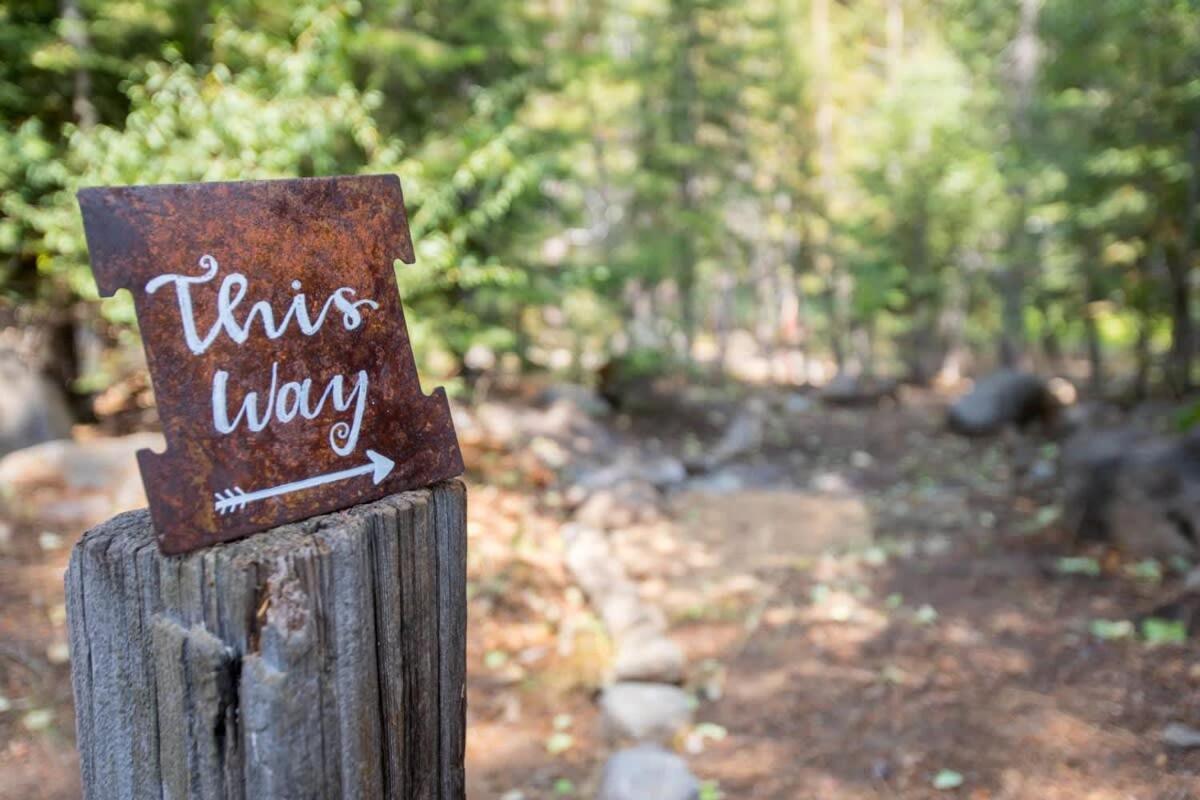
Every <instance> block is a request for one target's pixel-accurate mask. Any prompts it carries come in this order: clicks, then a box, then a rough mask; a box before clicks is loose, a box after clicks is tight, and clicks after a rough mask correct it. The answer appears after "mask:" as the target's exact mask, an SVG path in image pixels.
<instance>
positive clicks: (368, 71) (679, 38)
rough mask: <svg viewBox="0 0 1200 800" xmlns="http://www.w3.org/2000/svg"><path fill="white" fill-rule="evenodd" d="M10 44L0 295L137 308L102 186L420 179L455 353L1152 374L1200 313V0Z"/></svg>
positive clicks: (231, 12) (712, 8) (170, 24)
mask: <svg viewBox="0 0 1200 800" xmlns="http://www.w3.org/2000/svg"><path fill="white" fill-rule="evenodd" d="M1023 7H1028V8H1033V9H1034V11H1035V14H1034V17H1033V18H1032V19H1028V18H1024V21H1023V17H1022V10H1021V9H1022V8H1023ZM1022 36H1026V37H1027V40H1024V41H1023V40H1021V37H1022ZM1030 42H1032V47H1028V48H1027V47H1025V45H1027V44H1029V43H1030ZM1018 45H1021V47H1018ZM0 47H2V48H3V52H4V53H5V58H4V59H3V60H2V61H0V117H3V120H4V122H5V125H4V126H3V127H2V128H0V299H2V300H7V301H8V302H10V303H19V304H23V305H25V306H28V307H29V308H31V309H35V310H36V309H43V310H51V311H56V310H61V309H65V308H69V307H72V306H73V307H75V316H76V318H79V319H85V320H86V319H88V318H89V316H90V310H91V309H94V308H102V309H103V312H104V314H105V315H107V317H108V318H109V319H110V320H112V321H115V322H117V323H120V324H122V325H132V323H133V319H132V315H131V313H130V309H129V307H128V304H127V301H124V300H121V299H117V300H115V301H109V302H106V303H105V304H104V305H103V306H97V305H96V304H94V303H93V302H92V301H93V300H94V299H95V287H94V285H93V283H92V280H91V277H90V272H89V271H88V269H87V262H86V254H85V252H84V247H83V239H82V235H81V231H80V223H79V216H78V210H77V207H76V204H75V200H74V192H75V191H76V190H77V189H78V188H79V187H80V186H86V185H94V184H111V183H156V182H167V181H194V180H234V179H247V178H265V177H278V176H296V175H328V174H339V173H361V172H390V173H396V174H398V175H400V177H401V178H402V181H403V185H404V187H405V192H406V201H407V203H408V205H409V211H410V220H411V223H412V230H413V235H414V238H415V241H416V245H417V263H416V264H415V265H397V275H398V278H399V281H400V285H401V290H402V292H403V294H404V297H405V300H406V303H408V305H409V306H410V307H411V309H412V311H413V312H414V313H413V314H412V315H411V317H410V325H411V326H412V328H413V335H414V340H415V343H416V346H417V350H418V353H419V355H420V357H421V359H422V361H423V363H425V364H426V365H429V364H435V363H436V364H440V365H442V366H441V367H439V369H438V371H441V372H445V373H450V372H453V371H455V370H456V369H457V368H458V365H459V363H460V362H461V359H462V357H463V355H464V354H465V353H466V352H467V351H468V350H469V349H470V348H471V347H472V346H485V347H487V348H489V349H491V350H494V351H498V352H502V353H505V352H506V353H515V354H516V355H517V356H518V357H519V359H520V360H522V361H532V362H535V363H546V364H548V365H550V366H553V367H555V368H557V367H558V366H560V365H561V364H562V363H563V358H562V357H561V354H562V353H567V354H569V357H568V358H567V362H569V366H570V367H571V368H573V369H577V370H578V369H585V368H586V369H594V368H595V367H596V366H597V365H599V364H602V363H606V362H607V361H608V360H609V357H611V356H613V355H618V356H619V355H621V354H622V353H625V354H626V355H625V358H624V362H623V363H624V366H625V367H626V368H629V369H632V370H633V371H634V372H637V371H639V370H640V369H641V368H639V367H637V365H638V364H639V363H641V362H645V363H646V364H647V365H648V366H646V367H645V371H652V370H656V369H664V368H667V367H668V366H670V365H672V364H674V363H676V362H677V361H679V360H682V361H688V360H690V358H691V356H692V355H693V349H692V346H693V345H696V344H697V343H698V342H701V340H702V339H704V337H705V335H706V332H707V333H708V334H715V338H717V339H719V340H720V342H721V344H720V345H719V347H721V348H724V346H725V345H724V342H725V340H726V339H727V338H728V336H729V333H730V331H732V330H734V329H743V330H748V331H751V332H752V333H753V335H754V337H755V338H756V339H757V340H758V342H759V344H761V345H763V346H765V347H774V346H780V345H781V346H787V347H800V346H803V347H805V348H806V349H811V348H812V347H814V346H816V347H824V348H827V349H830V350H834V351H836V353H835V354H836V355H837V357H838V358H839V359H843V358H849V357H850V356H853V355H855V354H850V356H847V354H846V353H844V352H842V351H844V350H846V349H847V348H848V345H847V344H846V343H847V342H849V341H850V340H852V339H853V340H854V341H855V342H860V343H859V344H856V345H855V346H854V348H853V349H856V350H857V351H858V352H857V354H856V355H857V358H858V359H859V360H860V361H864V362H865V365H866V366H870V362H871V360H872V359H873V358H875V357H876V356H877V355H884V356H888V357H891V358H892V359H893V361H895V362H902V363H904V364H906V365H907V367H908V368H909V369H913V370H917V371H920V370H918V365H917V362H918V361H920V359H921V358H922V357H923V356H924V354H926V353H928V352H934V353H940V352H943V351H948V350H950V349H953V348H955V347H962V346H964V345H966V344H970V343H975V344H977V345H979V346H990V345H991V343H992V342H993V341H994V340H995V339H996V337H997V334H998V333H1001V332H1002V331H1003V332H1004V333H1005V334H1006V335H1008V334H1010V333H1012V331H1011V328H1012V327H1013V326H1016V327H1017V328H1018V329H1019V330H1018V333H1019V334H1020V335H1021V337H1023V338H1025V339H1027V340H1029V341H1037V342H1042V343H1044V344H1045V349H1046V352H1047V353H1048V354H1049V353H1051V345H1052V344H1053V345H1054V347H1055V348H1057V349H1059V350H1061V349H1063V347H1064V346H1065V347H1066V349H1067V350H1069V351H1071V352H1075V353H1079V352H1082V348H1083V342H1084V339H1085V337H1088V336H1093V337H1094V338H1095V339H1096V341H1098V343H1099V344H1098V351H1099V352H1101V353H1104V352H1108V353H1112V352H1114V351H1117V352H1121V353H1126V352H1128V353H1133V354H1136V356H1137V358H1139V359H1141V360H1143V361H1144V360H1146V359H1147V358H1150V357H1153V356H1155V355H1156V353H1157V352H1158V351H1161V350H1163V349H1166V348H1172V349H1174V350H1179V349H1180V347H1181V344H1180V343H1181V342H1184V341H1185V340H1184V339H1182V337H1180V336H1178V335H1175V334H1176V333H1177V331H1176V328H1178V327H1179V326H1180V325H1181V324H1182V323H1181V320H1184V321H1186V319H1188V315H1189V314H1191V313H1192V312H1191V307H1192V306H1194V301H1195V297H1194V294H1195V285H1194V284H1195V282H1194V280H1190V279H1189V277H1188V276H1189V275H1190V274H1192V273H1193V272H1194V270H1195V266H1196V265H1195V251H1196V248H1195V236H1196V230H1195V228H1196V225H1197V220H1198V218H1200V212H1198V204H1200V174H1198V168H1197V167H1198V165H1200V78H1198V77H1197V74H1198V73H1197V69H1196V68H1197V66H1200V62H1198V61H1197V58H1196V55H1195V54H1196V53H1197V52H1200V11H1197V9H1196V8H1195V4H1194V3H1190V2H1186V1H1185V0H1145V2H1134V0H1046V1H1045V2H1044V3H1034V4H1032V5H1030V4H1029V3H1011V4H996V3H993V2H990V1H989V0H947V2H943V3H937V4H922V3H916V2H913V0H873V1H872V2H859V3H837V2H832V0H744V1H743V2H734V0H678V1H677V2H667V0H601V2H595V3H566V4H563V3H551V2H549V0H531V2H524V1H523V2H516V0H459V2H455V3H448V2H440V1H439V0H420V1H419V2H404V3H394V4H387V3H363V2H359V0H336V1H335V2H317V0H272V2H267V1H266V0H227V1H226V2H209V0H204V1H203V2H202V1H201V0H117V1H116V2H114V1H113V0H66V1H65V2H64V1H63V0H30V1H29V2H23V3H16V4H11V3H10V4H5V5H4V6H3V7H0ZM1022 48H1024V49H1022ZM1018 50H1020V52H1021V53H1023V54H1033V58H1032V60H1029V64H1030V65H1031V66H1030V69H1029V70H1028V74H1027V75H1026V77H1025V79H1022V78H1021V76H1020V74H1018V73H1019V72H1020V70H1018V68H1017V67H1018V61H1019V59H1017V58H1016V56H1015V55H1014V54H1015V53H1016V52H1017V51H1018ZM1023 57H1024V56H1023ZM1022 63H1024V62H1022ZM1013 297H1016V298H1017V299H1019V300H1020V301H1021V302H1023V303H1024V304H1025V306H1026V308H1025V309H1024V310H1023V311H1021V312H1020V313H1016V314H1014V313H1013V312H1012V309H1011V308H1009V307H1008V306H1010V305H1011V303H1008V304H1007V305H1006V302H1005V300H1006V298H1007V299H1008V300H1011V299H1012V298H1013ZM709 338H712V337H711V336H710V337H709ZM864 339H865V340H866V341H868V342H869V344H870V346H869V347H868V348H865V349H864V347H863V346H862V345H861V341H862V340H864ZM722 351H723V350H722ZM648 354H653V355H652V356H651V355H648ZM1176 373H1177V377H1178V374H1181V375H1182V376H1183V378H1185V379H1186V378H1187V377H1189V374H1188V370H1187V368H1186V365H1185V367H1184V368H1183V369H1182V373H1180V372H1179V370H1178V369H1177V370H1176ZM1186 382H1187V381H1186V380H1184V381H1183V383H1186Z"/></svg>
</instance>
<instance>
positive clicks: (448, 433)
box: [79, 176, 463, 554]
mask: <svg viewBox="0 0 1200 800" xmlns="http://www.w3.org/2000/svg"><path fill="white" fill-rule="evenodd" d="M79 204H80V207H81V208H82V210H83V219H84V228H85V231H86V234H87V241H88V248H89V251H90V255H91V261H92V270H93V272H94V273H95V276H96V282H97V285H98V286H99V288H100V293H101V294H102V295H104V296H109V295H112V294H113V293H114V292H116V291H117V290H118V289H122V288H125V289H129V290H130V292H132V294H133V300H134V305H135V308H136V310H137V317H138V322H139V324H140V326H141V332H142V341H143V344H144V347H145V350H146V358H147V362H148V365H149V368H150V376H151V380H152V381H153V384H154V392H155V396H156V398H157V402H158V410H159V417H160V418H161V420H162V425H163V433H164V434H165V436H166V440H167V449H166V451H165V452H163V453H154V452H152V451H149V450H143V451H141V452H140V453H139V454H138V462H139V466H140V467H141V473H142V480H143V482H144V483H145V486H146V494H147V497H148V498H149V501H150V511H151V515H152V516H153V518H154V524H155V528H156V530H157V533H158V540H159V546H160V548H161V549H162V551H163V552H164V553H168V554H171V553H182V552H186V551H188V550H193V549H195V548H198V547H202V546H205V545H209V544H213V543H216V542H222V541H228V540H231V539H236V538H240V537H242V536H245V535H248V534H250V533H254V532H256V531H261V530H265V529H267V528H271V527H274V526H276V525H279V524H282V523H285V522H291V521H296V520H300V519H304V518H307V517H310V516H313V515H315V514H318V513H322V512H327V511H332V510H336V509H340V508H347V507H349V506H352V505H356V504H358V503H362V502H366V501H369V500H373V499H376V498H379V497H382V496H384V495H387V494H390V493H393V492H397V491H401V490H405V489H413V488H417V487H421V486H427V485H429V484H432V483H435V482H437V481H440V480H443V479H446V478H450V477H453V476H455V475H460V474H461V473H462V471H463V463H462V456H461V454H460V452H459V448H458V442H457V439H456V438H455V434H454V426H453V423H452V421H451V419H450V408H449V404H448V402H447V399H446V395H445V392H444V391H443V390H441V389H437V390H435V391H434V392H433V393H432V394H431V395H429V396H426V395H424V394H423V393H422V392H421V388H420V385H419V383H418V380H417V372H416V364H415V361H414V359H413V353H412V348H411V345H410V343H409V338H408V331H407V329H406V327H405V324H404V312H403V310H402V308H401V304H400V297H399V291H398V288H397V286H396V279H395V273H394V271H393V266H392V265H393V262H394V260H395V259H397V258H399V259H401V260H402V261H404V262H406V263H412V262H413V248H412V239H411V236H410V234H409V230H408V220H407V217H406V214H405V211H404V200H403V196H402V194H401V189H400V182H399V180H398V179H397V178H396V177H395V176H361V177H341V178H311V179H298V180H283V181H254V182H246V183H202V184H180V185H171V186H128V187H103V188H92V189H84V190H82V191H80V192H79ZM366 301H370V302H366ZM189 318H190V319H191V321H192V330H191V332H190V336H189V331H188V328H187V326H186V325H185V320H187V319H189ZM272 334H277V335H272ZM272 387H274V391H272ZM251 393H253V398H254V402H253V404H251V403H250V400H249V398H250V397H251ZM360 393H361V397H362V402H361V405H360V403H359V399H360ZM322 401H323V402H322ZM251 412H253V413H251ZM252 422H253V423H255V424H251V423H252Z"/></svg>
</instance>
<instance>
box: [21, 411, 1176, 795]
mask: <svg viewBox="0 0 1200 800" xmlns="http://www.w3.org/2000/svg"><path fill="white" fill-rule="evenodd" d="M778 399H779V398H777V397H776V398H773V400H772V402H775V401H777V400H778ZM730 402H731V401H727V400H721V401H714V402H713V403H712V404H711V406H706V405H704V404H700V405H696V404H691V405H688V406H687V407H686V410H684V411H680V410H679V409H674V410H672V411H669V412H668V411H663V412H661V413H659V414H657V415H655V414H650V415H645V416H640V417H638V418H632V419H631V418H628V417H623V416H620V415H608V416H606V417H603V418H601V419H600V421H599V424H601V425H603V426H604V427H605V428H606V429H607V430H608V431H610V432H611V434H612V436H613V437H615V438H616V439H617V440H618V441H637V442H643V441H646V440H653V441H654V444H655V447H656V448H659V449H661V451H662V452H665V453H675V454H679V455H685V454H686V453H687V452H688V451H689V450H694V449H696V448H697V447H700V448H703V447H704V446H705V445H704V443H705V442H708V441H711V440H712V439H713V438H715V436H716V435H717V434H718V433H719V431H720V429H721V427H722V425H723V424H724V422H725V421H727V420H728V418H729V408H730ZM939 402H940V400H939V398H937V397H934V396H932V395H929V394H905V395H904V397H903V401H902V402H901V403H900V404H899V405H890V404H889V405H887V406H885V407H880V408H869V409H852V410H850V409H832V410H831V409H828V408H824V407H822V406H820V405H819V404H815V403H807V402H796V403H793V404H791V405H790V406H789V405H788V404H787V403H784V404H783V406H780V404H779V403H777V402H776V403H775V407H790V408H793V409H794V410H792V411H788V412H786V413H775V414H773V415H771V417H770V418H769V421H768V424H767V426H766V429H765V437H764V441H763V443H762V445H761V447H759V448H756V449H755V451H754V452H752V453H751V454H749V455H746V456H744V457H742V458H741V459H740V460H738V461H736V462H734V463H731V464H727V465H724V466H723V467H721V468H720V470H719V471H721V472H724V473H728V474H736V476H737V480H733V481H720V480H713V477H714V476H712V475H710V476H708V479H706V480H704V481H693V482H692V483H691V484H687V485H685V486H684V487H682V488H679V489H676V490H672V491H671V492H669V493H667V494H666V495H664V496H663V497H662V498H661V509H660V512H659V513H658V514H657V515H656V517H655V519H654V520H653V521H652V522H651V523H643V524H639V525H633V526H630V528H629V530H616V531H613V532H611V533H610V537H611V538H612V539H613V541H614V545H615V546H616V549H617V551H618V552H619V553H621V557H622V559H623V560H624V561H625V564H626V568H627V569H628V570H629V572H630V574H631V575H633V576H634V577H635V578H636V579H637V581H638V584H639V587H640V589H641V592H642V594H643V596H644V597H645V598H646V599H647V600H648V601H650V602H654V603H657V604H658V605H659V606H660V607H661V608H662V609H663V610H664V611H665V612H666V614H667V618H668V619H669V633H670V635H671V636H672V638H674V639H675V640H676V641H678V642H679V643H680V644H681V645H682V646H683V648H684V650H685V652H686V655H687V676H688V678H687V681H686V686H687V688H688V689H689V690H690V691H692V692H693V693H694V695H695V696H696V698H697V708H696V712H695V723H694V724H693V725H692V726H691V727H690V728H689V729H688V730H686V731H684V732H683V733H682V734H681V735H680V736H679V737H678V738H677V741H676V742H675V746H676V747H677V749H678V750H679V751H680V752H681V753H682V754H683V755H684V757H685V758H686V759H687V760H688V762H689V764H690V766H691V768H692V770H693V772H695V773H696V774H697V775H698V776H699V777H700V778H701V779H702V780H703V781H705V782H706V783H705V800H710V799H711V798H716V797H721V796H724V797H728V798H750V799H758V798H761V799H763V800H765V799H766V798H781V799H783V798H817V799H818V800H825V799H826V798H829V799H831V800H835V799H838V798H876V797H878V798H894V797H902V798H925V797H947V796H961V797H969V798H980V799H982V798H1037V799H1038V800H1053V799H1054V798H1073V799H1074V798H1088V799H1090V800H1109V798H1111V799H1112V800H1117V799H1118V798H1139V800H1141V799H1143V798H1144V799H1152V798H1158V799H1159V800H1169V799H1176V800H1185V798H1200V750H1174V749H1170V748H1168V747H1166V746H1165V745H1164V744H1163V743H1162V742H1161V740H1160V735H1161V732H1162V730H1163V729H1164V728H1165V726H1167V725H1168V724H1170V723H1172V722H1182V723H1191V724H1193V725H1194V724H1196V723H1197V722H1198V721H1200V643H1197V642H1196V641H1194V640H1193V641H1189V642H1187V643H1183V644H1181V643H1166V644H1155V643H1152V642H1149V641H1147V640H1146V639H1145V637H1142V636H1138V635H1136V633H1135V634H1133V635H1122V634H1127V633H1128V630H1127V629H1126V628H1125V627H1123V626H1120V625H1111V624H1106V623H1105V622H1104V621H1109V622H1112V621H1119V620H1129V619H1135V618H1137V617H1138V615H1140V614H1141V613H1143V612H1145V611H1147V610H1149V609H1150V608H1153V607H1154V606H1155V605H1156V604H1158V603H1159V602H1161V601H1162V600H1163V599H1164V598H1166V597H1169V596H1170V595H1171V593H1172V592H1173V591H1174V590H1175V588H1176V587H1177V585H1178V583H1179V580H1180V579H1179V577H1178V576H1177V575H1175V574H1174V572H1173V571H1172V570H1171V569H1170V568H1169V567H1168V566H1167V565H1158V564H1154V563H1150V562H1136V563H1135V562H1130V561H1127V560H1123V559H1122V558H1121V557H1120V555H1119V554H1115V553H1111V552H1107V551H1104V550H1090V551H1086V552H1085V551H1082V550H1080V549H1079V548H1078V547H1076V546H1074V545H1072V544H1070V543H1069V542H1066V541H1065V537H1064V536H1063V535H1062V532H1061V531H1060V530H1059V528H1058V525H1057V523H1056V519H1057V511H1056V502H1057V488H1056V484H1057V481H1056V479H1055V477H1054V474H1053V470H1054V467H1053V463H1054V461H1055V458H1054V446H1053V445H1051V444H1048V443H1043V442H1040V441H1032V442H1031V441H1028V440H1020V441H1018V440H1015V439H1013V438H1012V437H1008V438H1003V437H1002V438H998V439H993V440H971V441H968V440H964V439H961V438H957V437H955V436H953V435H951V434H948V433H945V432H943V431H942V430H941V415H940V413H938V406H939ZM1018 451H1019V452H1023V453H1029V452H1033V453H1034V456H1033V457H1032V460H1031V461H1030V462H1029V463H1028V464H1026V466H1027V467H1029V469H1022V470H1016V469H1014V468H1013V463H1014V456H1013V454H1014V453H1015V452H1018ZM467 456H468V461H469V463H470V465H471V471H470V474H469V476H468V478H469V480H468V483H469V485H470V495H469V497H470V512H469V529H468V536H469V543H470V555H469V588H468V592H469V599H470V606H469V613H470V629H469V642H468V651H469V652H468V658H469V667H468V668H469V672H468V675H469V687H468V692H469V697H468V702H469V712H468V713H469V719H468V724H469V733H468V796H470V797H478V798H505V800H541V799H542V798H546V799H549V798H561V797H591V796H593V795H594V793H595V789H596V786H597V785H598V778H599V774H600V770H601V767H602V766H603V764H604V761H605V759H606V757H607V755H608V754H609V753H610V752H612V749H613V747H615V746H616V743H614V742H612V741H610V740H609V739H608V738H607V735H606V733H605V729H604V726H603V725H602V722H601V720H600V714H599V712H598V711H597V704H596V695H597V692H598V690H599V688H600V687H601V686H602V685H603V682H604V680H605V676H606V673H607V671H608V669H609V662H610V659H611V656H612V645H611V643H610V641H609V639H608V637H607V635H606V633H605V631H604V629H603V626H602V624H600V623H599V621H598V619H597V616H596V615H595V613H594V612H593V611H592V610H591V609H590V608H589V606H588V601H587V598H586V597H585V596H584V595H583V593H582V592H581V591H580V590H579V589H578V588H576V587H575V586H574V584H573V581H572V578H571V575H570V573H569V572H568V570H567V569H566V566H565V564H564V559H563V546H562V541H561V529H562V525H563V523H564V522H565V521H566V520H567V518H568V513H567V511H566V510H565V507H564V503H563V501H562V491H561V486H560V484H559V483H557V478H556V476H555V475H553V474H547V473H546V471H545V469H544V468H543V467H541V466H539V465H537V464H533V465H531V463H530V461H529V460H528V459H527V458H525V457H524V454H523V453H522V452H519V451H510V452H503V451H496V450H478V451H477V450H474V449H471V448H467ZM1042 462H1045V464H1047V465H1050V466H1045V465H1042ZM1027 473H1028V474H1027ZM1030 475H1032V476H1034V478H1036V479H1031V478H1030V477H1029V476H1030ZM1038 476H1040V477H1038ZM72 503H74V504H75V505H72ZM85 505H86V504H85ZM105 511H106V510H105V509H101V508H96V507H94V505H86V507H83V508H81V507H80V503H79V502H78V501H77V499H75V498H71V497H65V496H64V497H60V498H58V499H57V500H54V501H50V500H47V498H45V497H42V498H40V499H39V501H38V503H36V504H28V503H27V504H22V503H20V502H14V501H13V500H12V498H10V502H9V510H8V512H7V514H6V515H5V514H4V512H2V511H0V798H3V800H34V799H35V798H53V799H54V800H59V799H60V798H71V797H77V796H78V795H79V783H78V780H79V779H78V772H77V765H76V757H75V754H74V746H73V721H72V720H73V717H72V709H71V691H70V683H69V668H68V664H67V652H66V648H65V640H66V633H65V611H64V608H63V597H62V573H63V570H64V568H65V564H66V561H67V557H68V555H69V552H70V548H71V546H72V544H73V543H74V541H75V539H76V538H77V536H78V534H79V531H80V530H81V529H82V528H81V526H80V525H79V522H78V520H79V518H80V516H81V515H93V516H100V517H103V516H104V515H105V514H104V512H105ZM73 513H74V516H72V514H73ZM938 787H944V788H938Z"/></svg>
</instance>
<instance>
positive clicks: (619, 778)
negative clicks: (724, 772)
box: [596, 745, 700, 800]
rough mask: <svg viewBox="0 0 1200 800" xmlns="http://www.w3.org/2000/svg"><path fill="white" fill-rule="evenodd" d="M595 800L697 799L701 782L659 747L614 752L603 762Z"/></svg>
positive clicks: (683, 762) (680, 759) (681, 763)
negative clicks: (602, 771)
mask: <svg viewBox="0 0 1200 800" xmlns="http://www.w3.org/2000/svg"><path fill="white" fill-rule="evenodd" d="M596 797H597V800H697V798H699V797H700V781H698V780H696V776H695V775H693V774H692V773H691V771H690V770H689V769H688V766H687V762H685V761H684V760H683V759H682V758H680V757H679V756H677V755H675V754H674V753H668V752H667V751H666V750H663V749H662V748H659V747H651V746H648V745H641V746H639V747H633V748H630V749H628V750H621V751H620V752H618V753H615V754H614V755H613V756H612V758H610V759H609V760H608V763H607V764H605V765H604V775H603V777H601V779H600V793H599V794H598V795H597V796H596Z"/></svg>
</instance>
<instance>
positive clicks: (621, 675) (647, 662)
mask: <svg viewBox="0 0 1200 800" xmlns="http://www.w3.org/2000/svg"><path fill="white" fill-rule="evenodd" d="M683 664H684V657H683V649H682V648H681V647H680V646H679V645H678V644H676V643H675V642H673V641H671V640H670V639H668V638H667V637H665V636H663V635H662V634H661V633H659V632H658V631H657V630H655V629H654V628H652V627H648V628H643V629H638V630H634V631H630V632H629V633H628V634H626V635H625V637H624V638H622V639H621V641H620V643H619V644H618V646H617V657H616V659H615V660H614V661H613V676H614V677H615V678H616V679H617V680H618V681H650V682H654V683H679V682H680V681H682V680H683Z"/></svg>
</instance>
